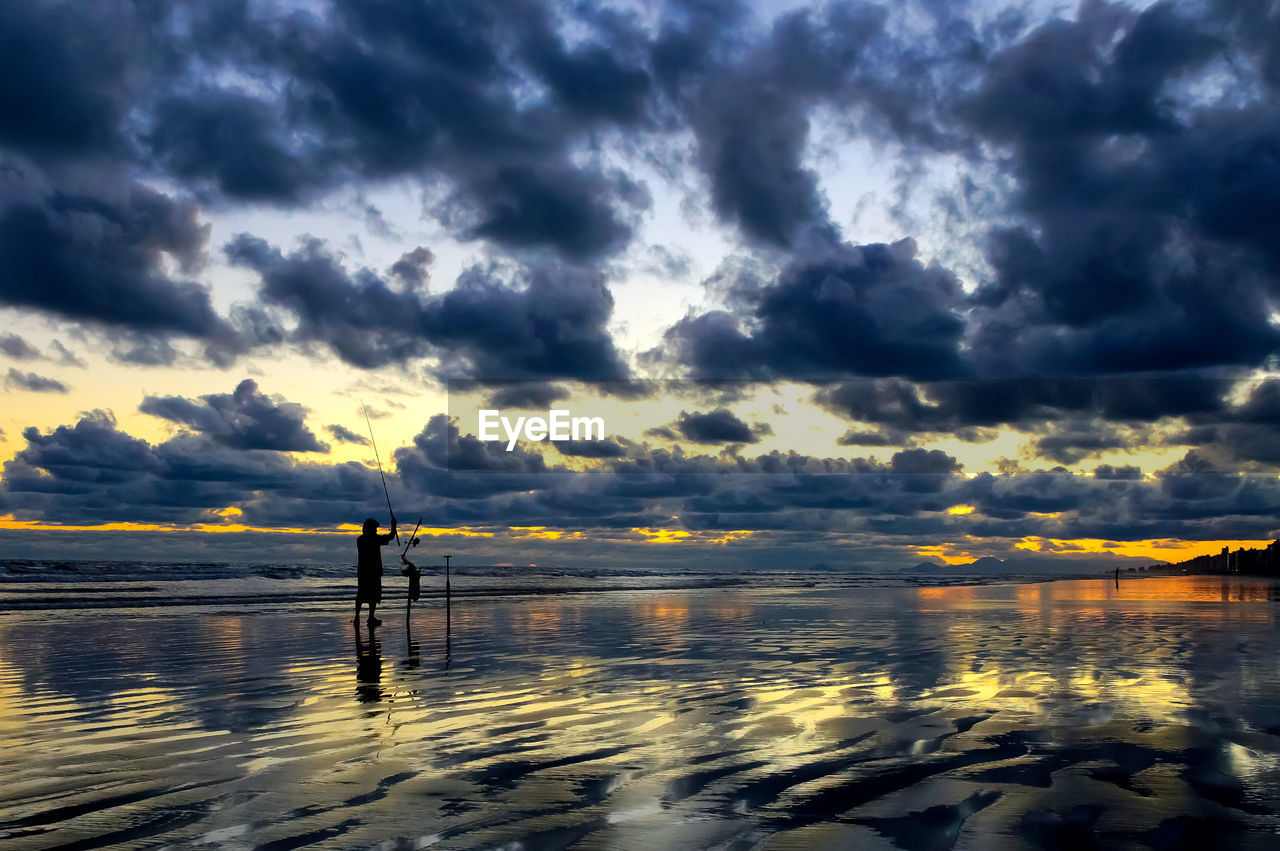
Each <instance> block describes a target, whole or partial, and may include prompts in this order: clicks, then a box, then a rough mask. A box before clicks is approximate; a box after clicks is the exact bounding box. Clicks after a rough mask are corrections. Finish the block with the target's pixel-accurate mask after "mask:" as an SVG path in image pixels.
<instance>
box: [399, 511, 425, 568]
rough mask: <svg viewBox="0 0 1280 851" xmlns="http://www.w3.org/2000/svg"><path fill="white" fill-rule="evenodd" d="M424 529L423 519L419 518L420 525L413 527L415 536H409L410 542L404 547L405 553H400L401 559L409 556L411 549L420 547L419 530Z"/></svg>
mask: <svg viewBox="0 0 1280 851" xmlns="http://www.w3.org/2000/svg"><path fill="white" fill-rule="evenodd" d="M421 528H422V518H421V517H419V518H418V525H417V526H414V527H413V534H412V535H410V536H409V542H408V543H406V544H405V545H404V552H402V553H400V558H404V557H405V556H407V555H409V548H410V547H416V546H418V530H419V529H421Z"/></svg>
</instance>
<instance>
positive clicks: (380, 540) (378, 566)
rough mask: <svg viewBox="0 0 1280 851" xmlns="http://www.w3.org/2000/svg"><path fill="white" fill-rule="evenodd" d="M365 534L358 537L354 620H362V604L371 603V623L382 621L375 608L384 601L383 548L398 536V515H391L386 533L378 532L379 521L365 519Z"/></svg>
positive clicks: (374, 624) (375, 624) (371, 624)
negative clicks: (389, 525)
mask: <svg viewBox="0 0 1280 851" xmlns="http://www.w3.org/2000/svg"><path fill="white" fill-rule="evenodd" d="M363 531H364V534H362V535H361V536H360V537H358V538H356V552H357V553H358V554H359V561H358V563H357V566H356V579H357V586H356V615H355V617H353V618H352V620H353V621H358V620H360V604H361V603H368V604H369V625H370V626H377V625H378V624H380V623H382V621H380V620H378V618H377V617H375V616H374V610H375V609H377V608H378V604H379V603H381V602H382V548H383V547H384V546H385V545H387V544H389V543H391V539H392V538H394V537H395V536H396V516H395V515H394V514H392V515H391V531H390V533H388V534H386V535H379V534H378V521H377V520H374V519H373V518H372V517H370V518H369V519H368V520H366V521H364V529H363Z"/></svg>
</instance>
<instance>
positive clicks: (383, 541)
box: [378, 514, 396, 547]
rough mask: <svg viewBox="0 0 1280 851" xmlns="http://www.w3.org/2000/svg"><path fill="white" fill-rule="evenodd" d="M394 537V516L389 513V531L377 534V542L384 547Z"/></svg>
mask: <svg viewBox="0 0 1280 851" xmlns="http://www.w3.org/2000/svg"><path fill="white" fill-rule="evenodd" d="M395 537H396V516H395V515H394V514H392V515H391V531H390V532H388V533H387V534H385V535H379V536H378V542H379V543H381V544H382V545H383V546H384V547H385V546H386V545H387V544H389V543H391V542H392V541H393V540H394V539H395Z"/></svg>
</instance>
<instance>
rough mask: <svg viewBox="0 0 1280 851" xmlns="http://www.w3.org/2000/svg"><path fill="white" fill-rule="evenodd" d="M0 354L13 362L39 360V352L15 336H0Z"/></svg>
mask: <svg viewBox="0 0 1280 851" xmlns="http://www.w3.org/2000/svg"><path fill="white" fill-rule="evenodd" d="M0 353H3V354H5V355H7V356H8V357H11V358H13V359H14V360H39V359H40V350H39V349H37V348H36V347H35V346H33V345H31V344H30V343H28V342H27V341H26V340H24V339H22V338H21V337H19V336H18V335H17V334H4V335H0Z"/></svg>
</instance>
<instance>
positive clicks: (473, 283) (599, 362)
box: [226, 235, 627, 380]
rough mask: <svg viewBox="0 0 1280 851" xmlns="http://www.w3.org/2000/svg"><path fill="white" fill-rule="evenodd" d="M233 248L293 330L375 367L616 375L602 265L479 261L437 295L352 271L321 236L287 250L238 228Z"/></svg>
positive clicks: (494, 374) (620, 366) (497, 374)
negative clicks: (513, 271) (428, 357)
mask: <svg viewBox="0 0 1280 851" xmlns="http://www.w3.org/2000/svg"><path fill="white" fill-rule="evenodd" d="M226 250H227V254H228V256H229V257H230V258H231V260H232V261H233V262H235V263H237V264H239V265H243V266H247V267H249V268H251V269H253V270H254V271H255V272H256V273H257V274H258V275H259V276H260V278H261V282H262V297H263V299H264V300H266V301H268V302H271V303H273V304H276V305H279V306H280V307H283V308H285V309H287V310H289V311H290V312H292V313H293V314H294V315H296V316H297V319H298V326H297V329H296V331H295V332H294V338H295V339H298V340H303V341H308V340H314V341H320V342H324V343H327V344H328V345H329V346H330V347H332V349H333V350H334V352H335V353H336V354H338V356H339V357H341V358H342V359H343V360H345V361H347V362H348V363H351V364H353V365H356V366H361V367H366V368H373V367H378V366H384V365H386V364H388V363H391V362H393V361H397V360H403V359H405V358H407V357H411V356H418V355H423V354H426V353H427V352H428V351H435V352H437V353H438V354H439V355H440V356H441V357H442V359H443V361H444V366H443V367H442V372H443V373H444V375H446V376H449V377H465V376H467V375H478V376H482V377H484V378H486V379H491V380H499V379H521V378H537V377H548V378H583V379H620V378H624V377H625V376H626V374H627V368H626V366H625V364H624V363H623V361H622V358H621V355H620V354H619V353H618V351H617V350H616V349H615V348H614V344H613V340H612V338H611V337H610V335H609V332H608V329H607V324H608V321H609V318H610V316H611V314H612V311H613V297H612V295H611V294H610V293H609V290H608V288H607V287H606V286H605V283H604V281H603V279H602V278H601V277H600V276H599V274H598V273H596V272H593V271H590V270H584V269H580V268H576V267H573V266H561V265H554V264H553V265H539V266H534V267H531V268H523V269H520V270H519V271H518V272H517V278H516V280H510V279H504V277H503V275H502V273H501V272H500V271H499V270H496V269H489V270H486V269H481V268H478V267H473V268H471V269H468V270H467V271H465V272H464V273H463V274H462V275H461V276H460V277H459V279H458V281H457V284H456V286H455V287H454V288H453V289H451V290H448V291H447V292H445V293H443V294H442V295H440V296H435V297H430V298H428V297H425V296H423V295H422V294H420V293H417V292H415V291H412V290H407V291H399V290H395V289H392V288H391V287H390V286H389V285H388V284H387V282H386V281H384V280H383V279H381V278H379V277H378V276H377V275H376V274H374V273H373V272H371V271H369V270H368V269H362V270H360V271H359V272H357V273H356V274H355V275H354V276H353V275H349V274H348V273H347V272H346V270H345V269H344V268H343V267H342V265H341V264H340V263H339V261H338V258H337V257H335V256H334V255H333V254H331V253H330V252H329V251H328V250H327V249H326V247H325V246H324V245H323V244H322V243H321V242H320V241H318V240H311V241H309V242H308V243H306V244H305V245H304V246H302V247H301V248H300V249H298V250H297V251H295V252H294V253H292V254H289V255H285V254H283V253H281V252H280V251H279V250H277V249H275V248H272V247H271V246H270V245H268V244H267V243H266V242H264V241H263V240H260V239H256V238H253V237H249V236H245V235H241V236H239V237H237V238H236V239H235V240H234V241H233V242H232V243H231V244H229V245H228V246H227V249H226Z"/></svg>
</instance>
